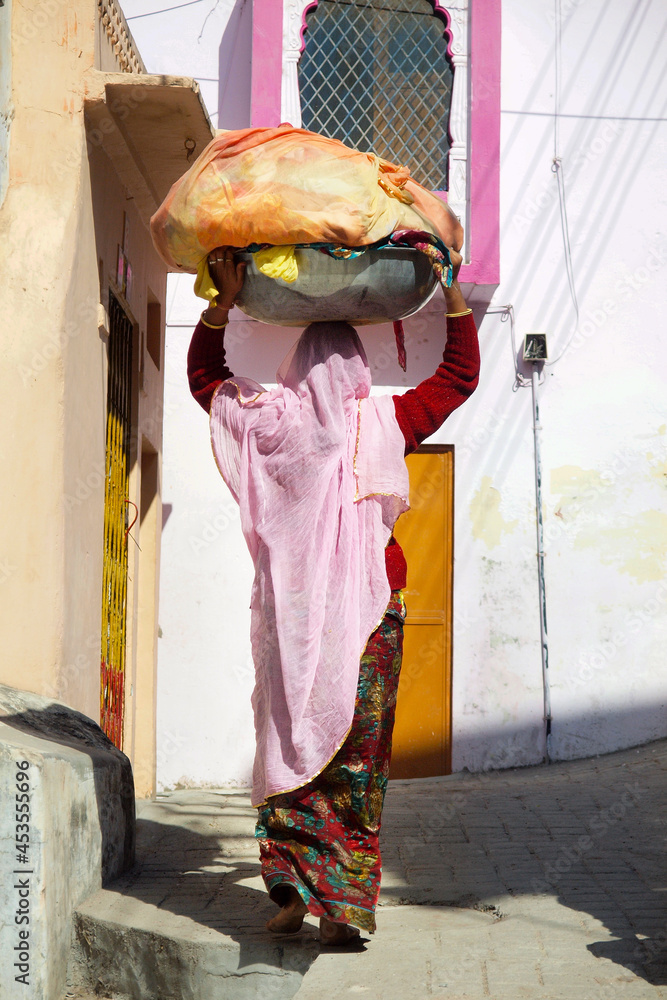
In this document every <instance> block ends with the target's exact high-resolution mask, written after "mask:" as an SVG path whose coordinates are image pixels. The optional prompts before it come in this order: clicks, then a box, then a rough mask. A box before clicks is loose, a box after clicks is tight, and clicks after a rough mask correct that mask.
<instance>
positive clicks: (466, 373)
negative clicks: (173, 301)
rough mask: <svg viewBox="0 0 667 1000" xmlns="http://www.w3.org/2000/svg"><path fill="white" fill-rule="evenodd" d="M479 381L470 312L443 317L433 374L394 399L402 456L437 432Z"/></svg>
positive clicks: (474, 331) (473, 323)
mask: <svg viewBox="0 0 667 1000" xmlns="http://www.w3.org/2000/svg"><path fill="white" fill-rule="evenodd" d="M478 381H479V343H478V340H477V327H476V326H475V320H474V319H473V317H472V313H468V314H467V315H465V316H454V317H451V316H450V317H448V318H447V343H446V345H445V351H444V354H443V356H442V361H441V363H440V365H439V366H438V369H437V371H436V373H435V375H431V377H430V378H427V379H425V380H424V381H423V382H420V383H419V385H418V386H417V387H416V389H408V391H407V392H405V393H403V395H402V396H394V406H395V407H396V419H397V420H398V425H399V427H400V428H401V430H402V431H403V436H404V437H405V454H406V455H408V454H409V453H410V452H411V451H415V450H416V449H417V448H418V447H419V445H420V444H421V443H422V441H423V440H424V439H425V438H427V437H430V435H431V434H434V433H435V431H437V429H438V427H440V426H441V424H442V423H444V421H445V420H446V419H447V417H448V416H449V414H450V413H453V412H454V410H455V409H456V408H457V407H458V406H460V405H461V403H463V402H465V400H466V399H467V398H468V396H470V395H471V394H472V393H473V392H474V391H475V389H476V388H477V383H478Z"/></svg>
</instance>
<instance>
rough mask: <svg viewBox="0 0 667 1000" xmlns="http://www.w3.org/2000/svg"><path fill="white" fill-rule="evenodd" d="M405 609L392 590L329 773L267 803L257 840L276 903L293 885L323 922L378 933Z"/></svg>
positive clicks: (363, 661) (368, 649) (371, 641)
mask: <svg viewBox="0 0 667 1000" xmlns="http://www.w3.org/2000/svg"><path fill="white" fill-rule="evenodd" d="M404 620H405V604H404V602H403V596H402V594H401V593H400V591H394V592H392V595H391V599H390V601H389V604H388V605H387V610H386V612H385V615H384V618H383V619H382V622H381V623H380V626H379V627H378V628H377V629H376V630H375V632H373V634H372V635H371V637H370V639H369V640H368V643H367V645H366V649H365V650H364V654H363V656H362V657H361V663H360V667H359V683H358V686H357V698H356V704H355V710H354V718H353V721H352V727H351V729H350V732H349V733H348V735H347V738H346V740H345V742H344V743H343V745H342V746H341V748H340V750H339V751H338V753H337V754H336V756H335V757H334V758H333V760H332V761H331V762H330V763H329V764H327V766H326V767H325V768H324V770H323V771H322V772H321V773H320V774H319V775H317V777H315V778H313V780H312V781H310V782H309V783H308V784H307V785H304V786H303V787H302V788H298V789H297V790H296V791H294V792H289V793H286V794H283V795H274V796H272V797H271V798H270V799H268V801H267V802H266V803H265V804H264V805H262V806H260V807H259V810H258V812H259V817H258V821H257V827H256V830H255V836H256V837H257V840H258V841H259V851H260V860H261V865H262V876H263V878H264V882H265V884H266V887H267V889H268V891H269V894H270V896H271V898H272V899H273V900H274V901H275V902H276V903H278V904H279V905H280V904H281V903H283V902H284V900H285V897H286V892H285V890H286V888H287V887H288V886H293V887H294V888H296V889H297V891H298V892H299V894H300V895H301V898H302V899H303V901H304V902H305V903H306V905H307V906H308V909H309V910H310V912H311V913H312V914H313V915H314V916H317V917H328V918H329V919H330V920H335V921H337V922H339V923H349V924H354V925H355V926H356V927H360V928H361V929H362V930H366V931H369V932H370V933H371V934H372V933H373V931H374V930H375V907H376V905H377V900H378V896H379V893H380V876H381V872H382V865H381V861H380V848H379V834H380V817H381V814H382V804H383V802H384V794H385V790H386V787H387V775H388V773H389V761H390V757H391V735H392V731H393V728H394V714H395V710H396V693H397V690H398V679H399V674H400V670H401V656H402V652H403V622H404Z"/></svg>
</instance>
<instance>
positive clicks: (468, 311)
mask: <svg viewBox="0 0 667 1000" xmlns="http://www.w3.org/2000/svg"><path fill="white" fill-rule="evenodd" d="M471 312H472V309H464V310H463V312H460V313H445V316H447V317H448V318H449V319H456V318H457V316H469V315H470V313H471Z"/></svg>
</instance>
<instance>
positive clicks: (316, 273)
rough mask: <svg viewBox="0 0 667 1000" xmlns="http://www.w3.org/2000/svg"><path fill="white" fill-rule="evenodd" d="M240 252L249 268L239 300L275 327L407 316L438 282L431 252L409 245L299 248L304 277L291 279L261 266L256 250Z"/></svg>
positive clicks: (383, 320)
mask: <svg viewBox="0 0 667 1000" xmlns="http://www.w3.org/2000/svg"><path fill="white" fill-rule="evenodd" d="M237 257H238V258H240V259H241V260H244V261H246V264H247V267H246V275H245V282H244V284H243V288H242V290H241V294H240V295H239V296H238V297H237V299H236V305H237V306H238V307H239V309H242V310H243V312H244V313H246V314H247V315H248V316H251V317H252V318H253V319H257V320H259V321H260V322H261V323H270V324H271V325H272V326H306V325H307V324H308V323H314V322H326V321H333V320H347V322H349V323H352V324H353V325H354V326H365V325H368V324H369V323H388V322H391V321H392V320H396V319H405V317H406V316H412V315H413V313H416V312H417V311H418V310H419V309H421V307H422V306H423V305H425V304H426V303H427V302H428V300H429V299H430V298H431V296H432V295H433V293H434V292H435V290H436V287H437V284H438V281H437V278H436V276H435V274H434V273H433V269H432V267H431V263H430V261H429V259H428V257H427V256H426V255H425V254H423V253H420V251H419V250H412V249H411V248H409V247H405V248H404V247H396V248H393V247H392V248H390V249H386V250H367V251H366V252H365V253H363V254H361V256H359V257H352V258H348V259H338V258H336V257H330V256H329V255H328V254H325V253H322V252H321V251H319V250H313V249H311V248H310V247H305V248H303V249H298V250H297V251H296V258H297V263H298V266H299V276H298V278H297V280H296V281H295V282H293V283H292V284H287V283H286V282H284V281H282V280H281V279H276V278H267V277H266V275H264V274H262V273H261V272H260V271H258V270H257V266H256V264H255V260H254V254H251V253H239V254H237Z"/></svg>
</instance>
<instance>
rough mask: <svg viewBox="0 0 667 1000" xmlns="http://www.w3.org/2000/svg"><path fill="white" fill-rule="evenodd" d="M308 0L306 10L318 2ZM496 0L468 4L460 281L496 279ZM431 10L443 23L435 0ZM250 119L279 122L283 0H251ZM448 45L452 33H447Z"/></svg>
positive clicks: (485, 282)
mask: <svg viewBox="0 0 667 1000" xmlns="http://www.w3.org/2000/svg"><path fill="white" fill-rule="evenodd" d="M317 3H318V0H313V2H312V3H310V4H308V6H307V7H306V9H305V11H304V24H303V26H302V29H301V37H302V40H303V33H304V28H305V15H306V13H308V11H309V10H313V9H314V8H315V7H316V6H317ZM500 4H501V0H475V2H474V3H473V2H471V4H470V94H471V96H470V153H469V169H470V191H469V197H470V233H469V235H470V247H471V255H472V256H471V261H470V263H469V264H467V265H464V266H463V267H462V268H461V276H460V277H461V281H463V282H466V283H473V284H476V285H494V284H498V282H499V280H500V239H499V215H500V42H501V37H500V31H501V19H500ZM434 12H435V13H436V14H437V15H438V16H440V17H442V18H443V20H444V21H445V22H446V25H445V30H446V31H447V34H448V35H449V31H448V30H447V29H448V28H449V14H448V12H447V10H446V8H444V7H442V5H441V3H440V2H439V0H437V2H436V3H434ZM252 31H253V35H252V45H253V48H252V92H251V119H250V120H251V124H252V125H253V126H259V125H264V126H274V127H275V126H276V125H279V124H280V121H281V108H280V100H281V82H282V47H283V3H282V0H253V29H252ZM449 38H450V44H451V35H449Z"/></svg>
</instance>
